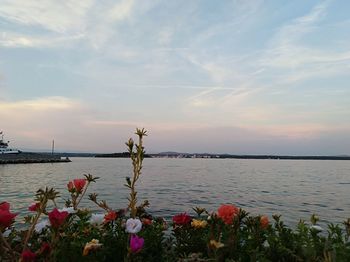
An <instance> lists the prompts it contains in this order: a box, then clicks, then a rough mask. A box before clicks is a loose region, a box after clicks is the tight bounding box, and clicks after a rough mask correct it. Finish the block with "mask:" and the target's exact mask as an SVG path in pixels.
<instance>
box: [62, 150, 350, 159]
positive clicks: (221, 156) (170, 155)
mask: <svg viewBox="0 0 350 262" xmlns="http://www.w3.org/2000/svg"><path fill="white" fill-rule="evenodd" d="M65 156H71V157H73V156H74V155H65ZM75 156H78V155H75ZM90 156H92V157H97V158H129V157H130V155H129V153H127V152H123V153H111V154H95V155H90ZM145 158H192V159H195V158H207V159H276V160H350V156H289V155H231V154H208V153H198V154H194V153H176V152H164V153H158V154H146V155H145Z"/></svg>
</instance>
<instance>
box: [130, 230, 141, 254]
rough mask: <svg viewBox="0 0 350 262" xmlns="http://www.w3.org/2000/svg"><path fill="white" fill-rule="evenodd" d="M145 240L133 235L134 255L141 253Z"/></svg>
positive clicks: (131, 239)
mask: <svg viewBox="0 0 350 262" xmlns="http://www.w3.org/2000/svg"><path fill="white" fill-rule="evenodd" d="M144 243H145V240H144V239H143V238H142V237H138V236H137V235H134V234H133V235H131V238H130V250H131V252H132V253H137V252H140V251H141V249H142V248H143V245H144Z"/></svg>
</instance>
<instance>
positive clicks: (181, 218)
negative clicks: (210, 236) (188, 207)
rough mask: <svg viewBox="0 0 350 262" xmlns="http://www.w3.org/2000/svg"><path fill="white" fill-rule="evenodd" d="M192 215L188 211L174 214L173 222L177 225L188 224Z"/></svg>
mask: <svg viewBox="0 0 350 262" xmlns="http://www.w3.org/2000/svg"><path fill="white" fill-rule="evenodd" d="M190 221H191V217H190V216H189V215H187V214H186V213H181V214H179V215H176V216H173V222H174V224H176V225H186V224H188V223H190Z"/></svg>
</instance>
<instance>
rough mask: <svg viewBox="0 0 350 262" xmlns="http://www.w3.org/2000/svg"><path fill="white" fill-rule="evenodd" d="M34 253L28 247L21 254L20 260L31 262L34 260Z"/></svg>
mask: <svg viewBox="0 0 350 262" xmlns="http://www.w3.org/2000/svg"><path fill="white" fill-rule="evenodd" d="M35 258H36V255H35V253H33V252H32V251H30V250H29V249H27V250H24V251H23V252H22V254H21V261H22V262H33V261H35Z"/></svg>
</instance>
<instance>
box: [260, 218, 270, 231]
mask: <svg viewBox="0 0 350 262" xmlns="http://www.w3.org/2000/svg"><path fill="white" fill-rule="evenodd" d="M268 225H269V218H268V217H267V216H261V217H260V226H261V228H262V229H265V228H267V227H268Z"/></svg>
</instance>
